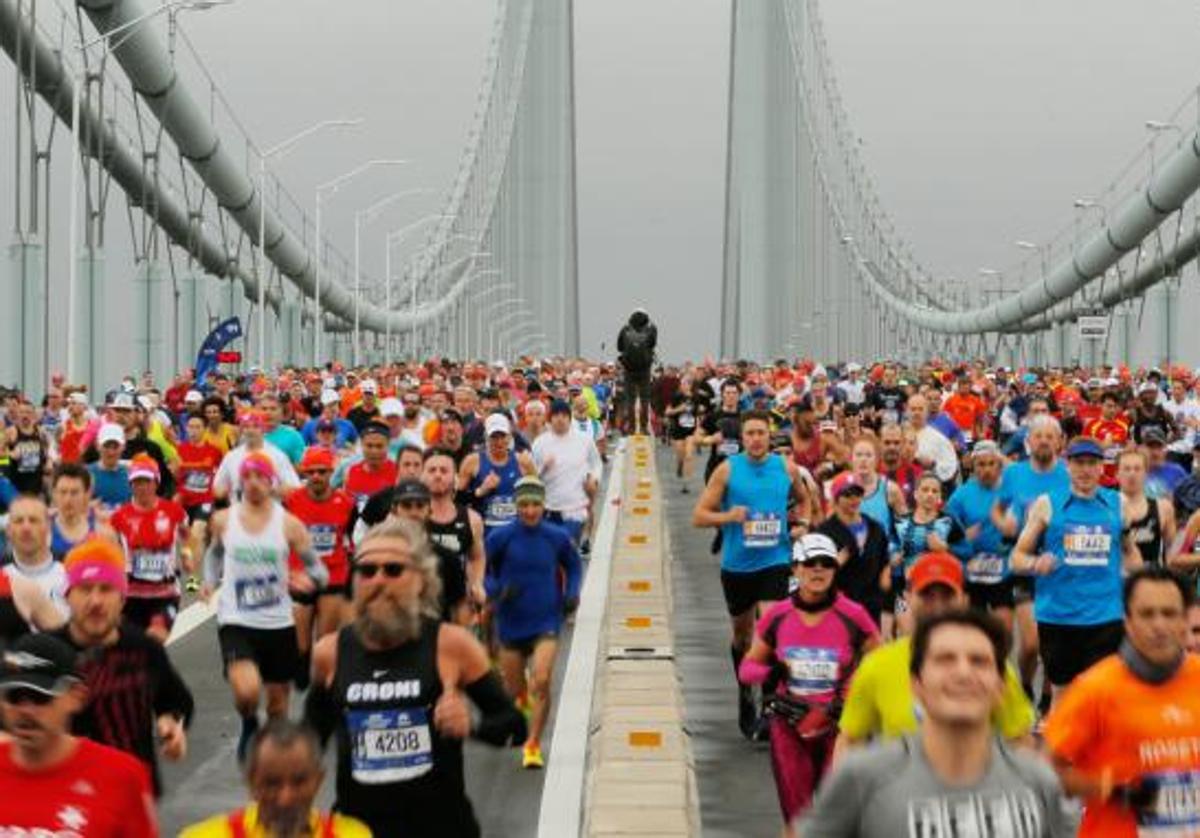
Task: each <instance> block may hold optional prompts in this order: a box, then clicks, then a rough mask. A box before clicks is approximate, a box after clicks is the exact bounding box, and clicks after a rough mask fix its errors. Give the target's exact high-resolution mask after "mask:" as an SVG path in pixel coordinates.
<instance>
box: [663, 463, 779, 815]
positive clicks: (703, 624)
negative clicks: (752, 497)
mask: <svg viewBox="0 0 1200 838" xmlns="http://www.w3.org/2000/svg"><path fill="white" fill-rule="evenodd" d="M656 450H657V452H658V473H659V477H660V483H661V485H662V490H663V493H664V498H663V508H664V511H665V514H666V519H667V525H668V527H669V529H670V546H671V583H672V585H673V588H674V590H673V593H672V598H673V600H674V605H675V613H674V615H672V619H673V620H674V629H675V658H676V660H677V662H678V666H679V671H680V672H681V673H682V675H683V700H684V705H685V713H686V724H687V728H688V730H689V731H690V733H691V746H692V756H693V758H694V760H695V766H696V785H697V787H698V789H699V793H700V821H701V825H702V832H703V834H704V836H705V838H735V836H736V838H759V836H762V837H763V838H767V836H776V835H778V834H779V830H780V827H781V826H782V824H783V819H782V816H781V815H780V814H779V803H778V798H777V797H776V796H775V781H774V779H773V778H772V776H771V760H770V753H769V750H768V746H767V745H766V743H751V742H748V741H746V740H745V739H744V738H743V737H742V735H741V733H740V732H739V730H738V726H737V703H736V699H737V691H736V688H735V686H734V680H733V664H732V662H731V661H730V658H729V618H728V616H727V614H728V612H727V611H726V610H725V597H724V595H723V594H722V592H721V579H720V559H719V557H718V556H714V555H713V554H712V553H711V552H709V546H710V545H711V543H712V536H713V531H712V530H697V529H695V528H694V527H692V524H691V517H692V507H693V505H694V504H695V502H696V498H697V496H698V495H699V492H700V489H701V488H702V480H703V474H704V468H703V464H704V458H699V459H698V461H697V463H696V468H695V470H694V471H695V474H693V476H692V479H691V480H690V481H688V484H687V485H688V488H689V490H690V492H689V493H688V494H686V495H685V494H681V491H680V490H681V488H682V487H683V485H684V483H683V481H682V480H680V479H679V478H677V477H676V476H675V458H674V454H673V453H672V452H671V451H670V450H669V449H668V448H665V447H663V446H656ZM705 456H707V453H706V454H705Z"/></svg>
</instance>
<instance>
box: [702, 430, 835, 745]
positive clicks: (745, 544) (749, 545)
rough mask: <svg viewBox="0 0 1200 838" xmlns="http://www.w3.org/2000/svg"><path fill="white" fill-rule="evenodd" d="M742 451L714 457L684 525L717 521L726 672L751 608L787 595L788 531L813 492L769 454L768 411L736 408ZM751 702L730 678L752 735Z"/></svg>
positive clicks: (745, 645) (802, 516)
mask: <svg viewBox="0 0 1200 838" xmlns="http://www.w3.org/2000/svg"><path fill="white" fill-rule="evenodd" d="M741 433H742V453H740V454H734V455H733V456H731V457H729V458H728V459H727V460H726V461H725V462H723V463H721V465H719V466H718V467H717V469H716V470H715V471H714V472H713V473H712V477H710V478H709V481H708V484H707V485H706V486H705V487H704V492H703V493H702V494H701V495H700V499H699V500H698V501H697V502H696V508H695V509H694V510H693V512H692V525H693V526H696V527H721V531H722V534H723V536H724V550H723V553H722V556H721V587H722V588H723V589H724V591H725V604H726V606H727V607H728V610H729V616H730V619H731V621H732V624H733V642H732V648H731V655H732V657H733V673H734V679H735V682H736V678H737V669H738V666H739V665H740V664H741V661H742V656H743V655H745V653H746V650H747V649H749V648H750V642H751V640H753V637H754V621H755V618H756V608H757V607H759V606H760V605H761V606H764V610H765V607H769V605H770V604H771V603H774V602H778V601H779V600H781V599H784V598H786V597H787V595H788V580H789V578H790V576H791V538H792V535H793V532H804V531H807V528H808V524H809V521H810V520H811V518H812V516H813V515H814V514H815V510H817V509H819V507H818V506H816V499H815V498H812V497H811V496H810V494H809V490H808V488H807V485H806V484H805V483H804V481H803V480H802V478H801V476H800V471H799V469H798V468H797V467H796V465H795V464H794V463H791V462H789V461H787V460H784V459H783V458H782V457H780V456H778V455H776V454H772V453H771V447H770V446H771V417H770V414H768V413H766V412H765V411H749V412H747V413H744V414H742V418H741ZM791 493H794V494H795V497H796V499H797V501H798V502H797V504H796V506H795V516H794V518H793V522H792V523H794V524H795V526H794V527H793V526H790V525H789V520H788V497H789V494H791ZM756 717H757V709H756V708H755V706H754V701H753V697H752V694H751V691H750V689H749V688H748V687H743V686H741V685H740V684H739V685H738V725H739V727H740V728H741V730H742V733H743V735H745V736H747V737H749V736H751V735H753V733H754V730H755V728H756V726H757V718H756Z"/></svg>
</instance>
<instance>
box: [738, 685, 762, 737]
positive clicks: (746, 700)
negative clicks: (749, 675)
mask: <svg viewBox="0 0 1200 838" xmlns="http://www.w3.org/2000/svg"><path fill="white" fill-rule="evenodd" d="M738 730H740V731H741V732H742V736H744V737H746V738H747V739H749V740H751V741H753V740H754V734H755V732H756V731H757V730H758V708H757V707H755V706H754V695H753V693H752V692H751V691H750V688H749V687H746V686H738Z"/></svg>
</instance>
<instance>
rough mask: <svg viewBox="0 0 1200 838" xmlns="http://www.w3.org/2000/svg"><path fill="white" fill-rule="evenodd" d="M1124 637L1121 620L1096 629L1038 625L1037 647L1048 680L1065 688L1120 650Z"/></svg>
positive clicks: (1050, 624)
mask: <svg viewBox="0 0 1200 838" xmlns="http://www.w3.org/2000/svg"><path fill="white" fill-rule="evenodd" d="M1124 636H1125V624H1124V623H1123V622H1122V621H1121V620H1114V621H1113V622H1111V623H1100V624H1099V625H1095V626H1063V625H1058V624H1056V623H1042V622H1039V623H1038V645H1039V646H1040V647H1041V652H1042V665H1043V666H1044V667H1045V668H1046V680H1047V681H1049V682H1050V683H1051V684H1053V685H1054V686H1056V687H1065V686H1066V685H1067V684H1069V683H1071V682H1072V681H1074V680H1075V678H1076V676H1078V675H1079V674H1080V673H1082V672H1083V671H1084V670H1086V669H1088V668H1090V667H1091V666H1092V665H1093V664H1095V663H1098V662H1099V661H1100V660H1102V659H1103V658H1106V657H1108V656H1109V655H1111V654H1113V653H1114V652H1116V651H1117V648H1118V647H1119V646H1120V645H1121V639H1122V638H1123V637H1124Z"/></svg>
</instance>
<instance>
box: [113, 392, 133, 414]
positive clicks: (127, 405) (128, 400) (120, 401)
mask: <svg viewBox="0 0 1200 838" xmlns="http://www.w3.org/2000/svg"><path fill="white" fill-rule="evenodd" d="M109 407H111V408H112V409H113V410H133V394H132V393H124V392H122V393H117V394H116V395H115V396H113V400H112V404H110V405H109Z"/></svg>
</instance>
